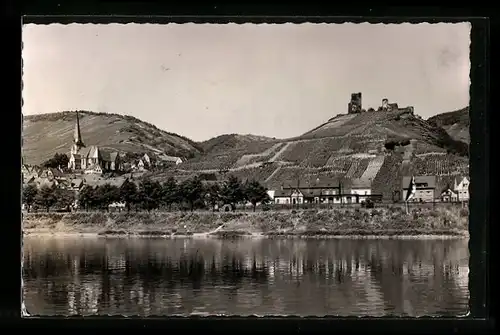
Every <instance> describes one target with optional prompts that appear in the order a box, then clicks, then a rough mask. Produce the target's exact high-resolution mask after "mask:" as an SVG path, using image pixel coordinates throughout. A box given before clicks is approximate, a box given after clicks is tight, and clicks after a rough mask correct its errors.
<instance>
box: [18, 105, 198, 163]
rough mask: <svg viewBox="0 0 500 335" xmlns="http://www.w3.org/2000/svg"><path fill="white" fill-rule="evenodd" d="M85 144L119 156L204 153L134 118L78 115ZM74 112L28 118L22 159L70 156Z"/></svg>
mask: <svg viewBox="0 0 500 335" xmlns="http://www.w3.org/2000/svg"><path fill="white" fill-rule="evenodd" d="M79 115H80V127H81V132H82V137H83V141H84V143H85V144H86V145H87V146H89V145H98V146H100V147H104V148H112V149H114V150H118V151H120V152H156V153H159V152H163V153H165V154H167V155H171V156H178V157H187V158H189V157H193V156H194V155H196V154H199V153H200V152H201V151H202V149H201V147H200V146H199V145H198V144H197V143H196V142H194V141H192V140H190V139H188V138H185V137H183V136H180V135H177V134H174V133H169V132H166V131H163V130H161V129H158V128H157V127H156V126H154V125H152V124H149V123H147V122H144V121H141V120H139V119H137V118H134V117H132V116H124V115H119V114H107V113H94V112H89V111H79ZM75 118H76V113H75V112H61V113H49V114H39V115H25V116H24V117H23V159H24V162H25V163H27V164H40V163H42V162H44V161H45V160H47V159H49V158H51V157H53V156H54V154H55V153H56V152H57V153H67V152H69V149H70V147H71V144H72V143H73V131H74V127H75Z"/></svg>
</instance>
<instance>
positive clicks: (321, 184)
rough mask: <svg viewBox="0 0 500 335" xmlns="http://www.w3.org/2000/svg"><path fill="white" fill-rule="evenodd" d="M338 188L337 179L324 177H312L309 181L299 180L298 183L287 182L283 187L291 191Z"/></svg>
mask: <svg viewBox="0 0 500 335" xmlns="http://www.w3.org/2000/svg"><path fill="white" fill-rule="evenodd" d="M297 184H298V186H299V188H301V189H302V188H307V189H309V188H317V189H318V188H338V187H339V180H338V179H337V178H331V177H325V176H312V177H310V178H309V179H305V180H299V181H289V182H287V183H285V184H284V185H283V187H284V188H287V189H292V188H297Z"/></svg>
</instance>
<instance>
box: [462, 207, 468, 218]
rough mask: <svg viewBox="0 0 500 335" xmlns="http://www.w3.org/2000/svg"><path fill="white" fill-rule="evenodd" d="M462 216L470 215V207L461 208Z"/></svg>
mask: <svg viewBox="0 0 500 335" xmlns="http://www.w3.org/2000/svg"><path fill="white" fill-rule="evenodd" d="M460 216H461V217H468V216H469V209H468V208H462V209H460Z"/></svg>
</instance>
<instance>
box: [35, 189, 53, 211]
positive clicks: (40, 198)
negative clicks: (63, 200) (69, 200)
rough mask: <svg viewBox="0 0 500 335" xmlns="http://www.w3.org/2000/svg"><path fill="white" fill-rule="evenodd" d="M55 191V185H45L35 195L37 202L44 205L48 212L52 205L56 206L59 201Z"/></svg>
mask: <svg viewBox="0 0 500 335" xmlns="http://www.w3.org/2000/svg"><path fill="white" fill-rule="evenodd" d="M55 191H56V187H55V185H53V186H48V185H43V186H42V187H41V188H40V190H39V192H38V194H37V195H36V197H35V203H36V204H37V205H40V206H41V207H44V208H45V209H46V210H47V212H48V211H49V210H50V207H52V206H54V205H55V204H56V202H57V198H56V192H55Z"/></svg>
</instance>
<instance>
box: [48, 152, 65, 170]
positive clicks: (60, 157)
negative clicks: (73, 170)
mask: <svg viewBox="0 0 500 335" xmlns="http://www.w3.org/2000/svg"><path fill="white" fill-rule="evenodd" d="M68 163H69V158H68V156H67V155H65V154H59V153H56V154H55V155H54V157H52V158H51V159H49V160H47V161H45V162H44V163H43V167H46V168H55V169H57V168H59V167H61V168H66V167H67V166H68Z"/></svg>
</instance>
